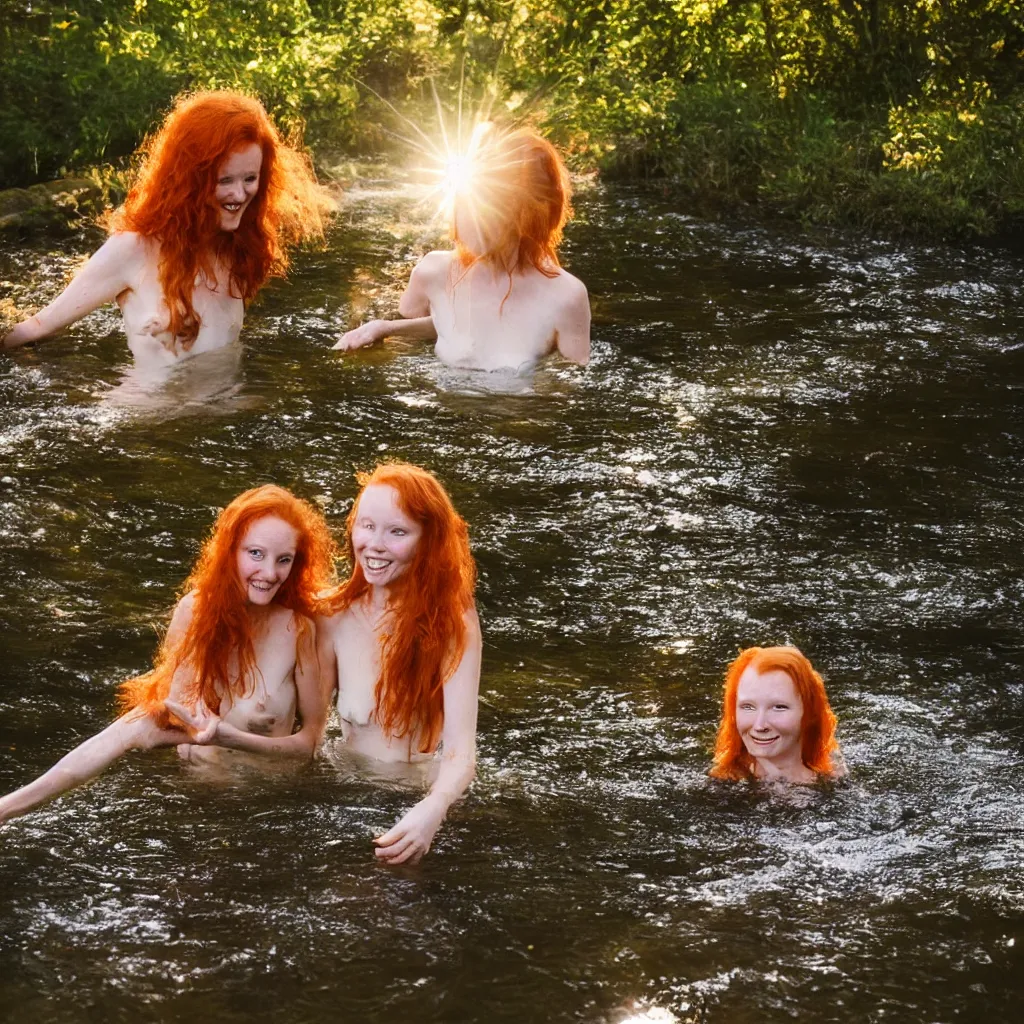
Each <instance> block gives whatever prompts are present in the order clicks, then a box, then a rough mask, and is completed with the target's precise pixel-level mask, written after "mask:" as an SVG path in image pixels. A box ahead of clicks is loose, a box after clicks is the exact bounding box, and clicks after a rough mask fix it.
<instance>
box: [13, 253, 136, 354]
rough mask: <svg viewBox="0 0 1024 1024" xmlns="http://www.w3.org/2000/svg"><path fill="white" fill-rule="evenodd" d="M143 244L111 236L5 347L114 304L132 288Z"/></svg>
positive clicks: (24, 341)
mask: <svg viewBox="0 0 1024 1024" xmlns="http://www.w3.org/2000/svg"><path fill="white" fill-rule="evenodd" d="M142 245H143V242H142V240H141V239H140V238H139V237H138V236H137V235H134V234H129V233H120V234H116V235H111V237H110V238H108V239H107V240H106V242H104V243H103V245H102V246H100V248H99V249H98V250H97V252H96V253H95V254H94V255H93V257H92V258H91V259H90V260H89V262H88V263H86V265H85V266H84V267H83V268H82V269H81V270H80V271H79V272H78V273H77V274H76V275H75V277H74V279H73V280H72V281H71V283H70V284H69V285H68V286H67V288H65V289H64V291H62V292H61V293H60V295H58V296H57V298H55V299H54V300H53V302H51V303H50V304H49V305H48V306H47V307H46V308H45V309H42V310H40V311H39V312H38V313H36V314H35V316H31V317H29V318H28V319H27V320H23V321H22V322H21V323H20V324H18V325H17V326H15V327H14V329H13V330H12V331H10V333H9V334H7V335H6V336H5V337H4V339H3V344H2V347H3V348H5V349H7V348H17V347H19V346H20V345H25V344H27V343H28V342H30V341H38V340H39V339H40V338H45V337H46V336H47V335H49V334H53V333H54V331H59V330H60V329H61V328H62V327H67V326H68V324H73V323H74V322H75V321H76V320H81V319H82V317H83V316H85V315H86V314H88V313H91V312H92V311H93V310H94V309H98V308H99V307H100V306H102V305H103V304H104V303H105V302H113V301H114V299H116V298H117V296H118V295H120V294H121V292H123V291H125V289H127V288H130V287H131V284H130V282H131V279H132V277H133V270H134V268H135V266H136V262H137V260H138V259H139V255H140V246H142Z"/></svg>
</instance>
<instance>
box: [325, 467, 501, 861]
mask: <svg viewBox="0 0 1024 1024" xmlns="http://www.w3.org/2000/svg"><path fill="white" fill-rule="evenodd" d="M420 533H421V530H420V527H419V525H418V524H417V523H415V522H414V521H412V520H411V519H410V518H409V517H408V516H407V515H406V514H405V513H404V512H403V511H402V509H401V507H400V505H399V503H398V495H397V493H396V492H395V490H394V489H393V488H391V487H388V486H385V485H379V484H373V485H370V486H369V487H367V488H366V489H365V490H364V491H363V493H362V495H361V496H360V499H359V507H358V509H357V514H356V519H355V525H354V528H353V535H352V542H353V548H354V551H355V557H356V559H357V561H358V562H359V564H360V566H361V567H362V569H363V572H364V573H365V574H366V578H367V580H368V582H369V583H370V584H371V590H370V593H369V594H367V595H366V597H365V598H364V599H363V600H361V601H360V602H358V603H357V604H354V605H353V606H352V607H350V608H348V609H346V610H345V611H343V612H339V613H338V614H336V615H333V616H331V617H330V618H327V619H322V620H319V621H318V623H317V636H318V645H319V657H320V663H321V666H322V668H323V672H324V676H325V679H327V680H328V681H329V683H328V686H329V687H330V688H333V687H334V685H335V684H336V685H337V689H338V694H337V707H338V714H339V716H340V718H341V725H342V735H343V739H344V742H345V745H346V746H347V747H348V749H350V750H352V751H354V752H357V753H359V754H362V755H364V756H366V757H369V758H373V759H376V760H378V761H385V762H393V763H394V762H399V763H401V762H405V763H408V762H411V761H417V760H423V759H425V758H429V757H430V755H431V754H432V753H433V752H428V753H426V754H421V753H419V746H420V744H419V742H418V737H411V736H403V737H395V736H391V735H388V734H386V733H385V732H384V731H383V730H382V728H381V726H380V725H379V723H378V722H377V721H376V718H375V714H374V713H375V711H376V702H375V697H374V691H375V688H376V685H377V680H378V678H379V676H380V665H381V658H380V641H379V637H380V635H381V632H382V631H385V630H386V629H387V626H388V618H389V614H390V613H389V590H388V588H389V586H390V584H391V583H393V582H394V581H395V580H396V579H397V578H399V577H400V576H401V575H402V573H403V572H405V571H406V569H407V568H408V566H409V564H410V563H411V561H412V559H413V556H414V554H415V551H416V546H417V544H418V543H419V539H420ZM465 623H466V630H467V644H466V650H465V652H464V653H463V656H462V659H461V660H460V662H459V664H458V666H457V668H456V669H455V672H454V673H453V675H452V676H451V677H450V678H449V679H448V681H447V682H446V683H445V685H444V724H443V728H442V733H441V745H442V754H441V758H440V763H439V765H438V770H437V774H436V777H435V779H434V782H433V784H432V785H431V787H430V790H429V792H428V793H427V795H426V796H425V797H424V798H423V799H422V800H420V801H419V802H418V803H417V804H415V805H414V806H413V807H412V808H410V809H409V810H408V811H407V812H406V813H405V814H404V815H403V816H402V818H401V819H400V820H399V821H398V822H397V824H396V825H395V826H394V828H392V829H390V830H388V831H387V832H385V833H384V834H383V835H381V836H378V837H377V838H376V839H375V840H374V843H375V844H376V851H375V852H376V856H377V858H378V860H380V861H381V862H383V863H386V864H392V865H397V864H406V863H410V864H411V863H415V862H416V861H418V860H420V858H421V857H423V855H424V854H426V853H427V851H428V850H429V849H430V846H431V843H432V842H433V839H434V835H435V834H436V832H437V830H438V828H439V827H440V825H441V822H442V821H444V818H445V815H446V814H447V812H448V808H449V807H450V806H451V805H452V804H453V803H454V802H455V801H456V800H458V799H459V798H460V797H461V796H462V794H463V793H464V792H465V791H466V788H467V787H468V786H469V784H470V782H471V781H472V779H473V775H474V773H475V769H476V721H477V703H478V696H479V688H480V654H481V646H482V643H481V638H480V624H479V620H478V618H477V615H476V611H475V610H473V609H468V610H467V611H466V613H465Z"/></svg>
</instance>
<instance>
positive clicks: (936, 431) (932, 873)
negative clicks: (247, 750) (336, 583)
mask: <svg viewBox="0 0 1024 1024" xmlns="http://www.w3.org/2000/svg"><path fill="white" fill-rule="evenodd" d="M578 206H579V213H580V216H579V218H578V220H577V222H576V224H575V225H574V226H573V227H572V229H571V231H570V235H569V242H568V245H567V250H566V262H567V265H568V266H569V267H570V269H571V270H573V271H574V272H575V273H577V274H578V275H579V276H580V277H582V278H583V279H584V280H585V281H586V282H587V284H588V285H589V287H590V290H591V293H592V295H593V297H594V308H595V329H594V336H595V344H594V359H593V363H592V365H591V366H590V367H589V368H588V369H587V370H586V371H578V370H576V369H573V368H567V367H564V366H557V365H550V366H546V367H544V368H542V369H540V370H539V371H537V373H536V374H535V375H534V376H532V377H526V378H514V377H488V376H485V375H476V374H464V373H456V372H453V371H450V370H447V369H445V368H444V367H443V366H441V365H439V364H438V363H436V362H435V361H434V359H433V357H432V355H431V353H430V352H429V350H427V349H426V348H403V347H393V348H389V349H387V350H383V349H377V350H372V351H365V352H361V353H357V354H355V355H348V356H345V357H341V356H339V355H338V354H337V353H332V352H331V351H330V350H329V346H330V344H331V342H332V341H333V340H334V339H335V337H336V336H337V334H338V333H339V331H340V329H341V326H342V324H344V323H346V322H347V319H348V317H349V316H350V314H351V315H353V316H356V318H358V316H359V315H362V313H363V312H368V313H372V312H373V311H374V310H375V309H379V310H380V311H384V312H391V311H392V309H393V305H392V304H393V302H394V296H395V294H396V289H397V288H398V287H400V282H401V278H402V274H403V273H404V272H406V271H407V270H408V266H409V261H410V260H412V259H413V258H414V256H415V254H416V253H417V252H419V251H421V250H422V244H423V242H424V240H425V238H426V234H425V231H424V228H423V225H422V224H417V223H415V222H414V217H413V212H412V204H411V201H410V200H409V198H408V196H407V195H406V194H405V192H404V191H403V190H402V189H401V188H400V187H399V188H392V187H390V186H387V187H386V183H383V182H380V183H372V182H371V183H368V184H367V185H366V186H365V187H364V189H363V190H362V191H361V192H359V193H357V194H356V195H355V196H354V198H353V200H352V202H351V204H350V205H349V207H348V208H347V210H346V212H345V213H344V215H343V217H342V221H341V223H340V224H339V226H338V228H337V229H336V231H335V232H334V235H333V238H332V242H331V247H330V250H329V251H328V252H326V253H318V254H312V255H309V254H307V255H304V256H302V257H300V258H299V260H298V261H297V265H296V267H295V272H294V274H293V276H292V279H291V281H290V282H289V283H287V284H280V285H275V286H274V287H273V288H272V289H270V290H269V291H268V293H267V295H266V298H265V299H264V301H263V302H262V303H261V304H260V305H259V306H258V307H256V308H254V309H252V310H251V311H250V313H249V315H248V318H247V323H246V329H245V332H244V340H245V346H246V349H245V353H244V357H243V359H242V363H241V366H240V367H233V366H231V365H216V364H209V367H208V368H207V369H204V370H203V371H202V372H201V373H192V372H191V371H190V372H189V373H187V374H184V375H182V376H181V377H180V378H176V379H175V380H174V381H172V382H171V384H170V385H169V386H168V388H166V389H165V390H164V391H163V392H162V393H161V395H159V396H158V397H156V398H154V397H153V396H148V397H147V396H145V395H144V394H140V393H139V389H138V387H137V386H136V385H135V384H133V383H132V382H131V380H127V381H126V380H124V379H123V370H124V365H125V362H126V358H127V351H126V348H125V345H124V341H123V338H122V335H121V331H120V325H119V317H118V315H117V314H116V311H113V310H105V311H101V312H99V313H97V314H94V315H93V316H91V317H89V318H88V319H87V320H86V321H85V322H83V323H82V324H80V325H78V326H77V327H75V328H73V329H72V330H70V331H68V332H66V333H65V334H64V335H63V336H62V337H61V338H59V339H57V340H54V341H51V342H50V343H48V344H47V345H45V346H42V347H40V348H39V349H37V350H36V351H34V352H31V353H24V354H22V355H19V356H18V357H17V358H16V359H13V360H8V359H5V360H3V361H0V477H2V481H0V538H2V555H0V557H2V574H0V580H2V583H0V630H2V635H3V657H2V662H0V674H2V679H0V684H2V685H0V790H3V791H6V790H9V789H12V788H14V787H16V786H18V785H21V784H22V783H24V782H26V781H28V780H29V779H30V778H31V777H33V776H35V775H36V774H37V773H38V772H40V771H41V770H43V769H44V768H46V767H47V766H48V765H50V764H51V763H52V762H53V761H54V760H55V759H56V757H57V756H58V755H59V754H60V753H62V752H63V751H65V750H66V749H67V748H68V747H70V746H71V745H73V744H74V743H76V742H78V741H79V740H81V739H82V738H84V737H85V736H86V735H87V734H89V733H92V732H93V731H95V730H97V729H99V728H100V727H102V726H103V725H104V724H105V723H106V722H107V721H109V719H110V717H111V715H112V708H113V701H112V694H113V690H114V687H115V685H116V683H117V682H118V680H120V679H121V678H123V677H124V676H125V675H126V674H128V673H134V672H138V671H140V670H142V669H144V668H145V666H146V665H147V662H148V658H149V656H150V654H151V652H152V649H153V647H154V642H155V636H156V633H155V626H156V625H158V624H159V623H161V622H162V621H164V618H165V615H166V612H167V610H168V609H169V607H170V606H171V604H172V602H173V600H174V596H175V592H176V588H177V587H178V586H179V585H180V583H181V581H182V580H183V578H184V576H185V574H186V572H187V570H188V567H189V564H190V562H191V560H192V558H193V557H194V555H195V553H196V551H197V547H198V544H199V542H200V540H201V538H202V536H203V534H204V533H205V531H206V530H207V528H208V527H209V525H210V523H211V521H212V518H213V516H214V514H215V511H216V509H217V507H218V506H221V505H223V504H225V503H226V502H228V501H229V500H230V499H231V498H232V497H234V495H235V494H237V493H238V492H239V491H241V490H243V489H244V488H247V487H251V486H253V485H255V484H257V483H260V482H264V481H275V482H277V483H280V484H283V485H285V486H288V487H291V488H293V489H295V490H296V491H297V492H298V493H300V494H302V495H304V496H306V497H309V498H315V499H317V500H319V501H320V502H321V503H322V504H323V505H324V507H325V509H326V511H327V513H328V515H329V517H330V520H331V522H332V524H333V525H334V526H335V527H336V528H339V529H340V527H341V524H342V522H343V519H344V515H345V513H346V511H347V509H348V506H349V503H350V501H351V499H352V496H353V494H354V491H355V484H354V481H353V478H352V470H353V468H355V467H369V466H371V465H372V464H373V463H374V462H375V461H376V460H377V459H379V458H380V457H382V456H392V457H401V458H404V459H408V460H410V461H413V462H417V463H421V464H422V465H425V466H427V467H429V468H430V469H432V470H434V471H435V472H436V473H437V474H438V475H439V476H440V477H441V479H442V480H443V481H444V482H445V483H446V484H447V485H448V487H449V488H450V490H451V492H452V494H453V496H454V498H455V501H456V504H457V505H458V507H459V509H460V510H461V511H462V512H463V514H464V515H465V517H466V519H467V520H468V521H469V523H470V528H471V531H472V539H473V547H474V551H475V553H476V557H477V558H478V560H479V565H480V575H481V582H480V592H479V605H480V612H481V617H482V619H483V622H484V625H485V644H486V647H485V662H484V671H483V679H482V686H481V689H482V697H481V715H480V769H479V775H478V779H477V781H476V783H475V785H474V787H473V791H472V793H471V794H470V796H469V797H468V798H467V799H466V800H465V801H464V802H463V803H462V804H461V805H459V806H458V807H457V808H455V809H454V810H453V812H452V814H451V817H450V819H449V821H448V822H447V823H446V825H445V826H444V827H443V829H442V831H441V833H440V834H439V837H438V841H437V843H436V846H435V849H434V851H433V853H432V854H431V855H430V857H429V858H428V860H427V861H426V862H425V863H424V864H423V865H422V866H421V867H420V868H418V869H409V870H401V871H390V870H386V869H382V868H379V867H377V865H376V864H375V863H374V860H373V856H372V852H371V847H370V843H369V840H370V837H371V836H372V835H373V834H374V833H375V832H377V831H379V830H383V829H385V828H387V827H389V826H390V824H391V823H392V822H393V821H394V820H395V818H396V817H397V816H398V815H399V814H400V813H401V812H402V810H403V809H404V808H406V807H407V806H409V804H410V803H411V802H412V801H413V800H414V799H415V796H416V795H415V794H414V793H410V792H409V791H408V790H404V789H402V788H401V787H399V786H395V785H393V784H392V785H382V784H378V783H376V782H374V781H373V780H371V779H367V778H365V777H362V776H360V775H359V774H358V773H353V772H352V771H351V770H347V769H344V768H342V767H339V766H338V765H337V764H336V763H334V762H333V761H331V760H323V761H320V762H318V763H317V764H316V765H315V766H312V767H303V768H299V769H296V770H290V771H289V770H284V769H278V770H276V771H274V772H271V771H269V770H268V771H265V772H263V771H259V770H256V769H252V768H250V769H239V770H238V771H237V772H235V773H232V774H231V775H229V776H228V777H227V778H226V779H219V780H211V779H207V778H204V777H201V776H197V775H195V774H191V773H190V772H189V771H188V770H186V769H185V768H183V767H181V766H179V764H178V763H177V762H176V760H175V757H174V755H173V754H172V753H167V752H161V753H158V754H152V755H138V756H135V757H133V758H131V759H129V760H128V761H126V762H125V763H124V764H122V765H120V766H118V767H116V768H115V769H113V770H112V771H110V772H109V773H108V774H107V775H106V776H105V777H103V778H102V779H101V780H100V781H98V782H97V783H96V784H94V785H93V786H91V787H89V788H88V789H85V790H83V791H80V792H77V793H75V794H73V795H70V796H68V797H65V798H64V799H62V800H61V801H59V802H57V803H55V804H53V805H51V806H49V807H48V808H46V809H44V810H42V811H40V812H38V813H35V814H33V815H31V816H29V817H27V818H23V819H20V820H18V821H16V822H13V823H11V824H10V825H8V826H6V827H4V828H3V829H2V830H0V1016H3V1018H4V1019H10V1020H31V1019H36V1020H46V1021H54V1022H64V1021H82V1020H86V1021H91V1020H97V1021H99V1020H103V1021H120V1020H125V1021H128V1020H132V1021H136V1020H140V1019H141V1020H154V1021H177V1020H181V1021H186V1020H187V1021H214V1020H216V1021H225V1022H232V1021H245V1020H250V1019H253V1018H258V1019H262V1020H273V1021H287V1022H289V1024H291V1022H321V1021H323V1022H326V1021H336V1020H345V1021H371V1022H378V1021H380V1022H384V1021H388V1022H390V1021H416V1022H419V1021H424V1022H430V1021H445V1022H448V1021H453V1022H476V1021H480V1022H487V1024H494V1022H498V1021H517V1022H518V1021H529V1022H532V1021H584V1022H609V1024H619V1022H621V1021H624V1020H627V1019H628V1020H633V1021H639V1020H643V1021H665V1022H668V1021H684V1020H694V1021H712V1022H721V1024H747V1022H749V1024H755V1022H763V1021H785V1020H791V1019H800V1020H803V1021H888V1020H892V1021H921V1022H936V1021H952V1020H965V1021H984V1022H985V1024H994V1022H997V1021H1011V1020H1012V1021H1016V1020H1018V1019H1020V1018H1019V1014H1020V1004H1021V997H1022V995H1024V972H1022V970H1021V968H1022V962H1021V955H1020V950H1021V945H1022V943H1024V927H1022V924H1024V778H1022V768H1024V724H1022V723H1024V686H1022V672H1024V655H1022V650H1021V618H1022V617H1021V614H1020V612H1019V608H1020V607H1021V603H1022V601H1024V585H1022V573H1021V570H1022V563H1024V554H1022V540H1024V511H1022V498H1024V468H1022V459H1024V402H1022V397H1024V396H1022V387H1021V385H1022V382H1024V372H1022V371H1024V331H1022V328H1024V313H1022V305H1021V298H1022V289H1021V274H1022V266H1021V264H1020V262H1019V260H1018V261H1016V262H1015V261H1014V260H1013V259H1011V258H1009V257H1006V256H1004V255H1002V254H999V253H992V252H987V251H984V250H971V251H962V250H952V249H944V248H927V247H917V246H911V245H898V244H893V243H880V242H879V243H875V242H870V241H864V240H849V239H845V240H844V239H835V238H833V239H830V240H829V239H808V238H807V237H805V236H801V235H797V234H795V233H794V234H788V233H780V232H777V231H774V230H768V229H763V228H750V227H736V226H723V225H721V224H713V223H706V222H702V221H700V220H694V219H688V218H687V217H684V216H681V215H680V214H679V213H678V212H676V211H677V209H678V207H677V206H676V205H675V204H674V203H673V201H672V199H671V197H665V196H661V195H658V194H657V193H648V194H638V193H636V192H632V191H630V192H625V191H603V190H592V191H591V192H589V193H587V194H584V195H583V196H581V197H580V200H579V203H578ZM94 244H95V238H94V237H87V238H82V239H77V240H72V241H71V242H69V243H68V244H67V245H66V246H63V247H62V250H63V251H62V252H61V253H57V254H46V253H41V252H38V251H35V250H31V249H25V250H21V251H15V252H13V253H11V252H8V253H7V254H5V255H3V256H0V299H4V298H11V299H14V300H15V301H20V302H26V301H28V300H29V298H30V297H31V292H30V289H31V288H34V287H36V286H37V285H40V283H41V286H42V288H43V291H44V292H46V293H52V291H53V289H54V288H55V287H56V281H57V279H58V278H59V276H60V274H61V273H63V272H64V271H65V270H66V269H67V268H68V266H69V265H70V263H71V262H72V261H73V259H74V258H76V257H77V256H79V255H81V254H82V253H84V252H87V251H89V249H90V248H92V247H93V245H94ZM353 308H354V309H355V310H356V311H357V312H355V313H353V312H352V310H353ZM196 362H197V363H198V362H199V361H198V360H197V361H196ZM782 642H794V643H797V644H799V645H800V646H801V647H803V648H804V649H805V651H807V653H808V654H810V655H811V657H812V659H813V660H814V661H815V662H816V663H817V664H819V665H820V666H821V667H822V668H823V669H824V672H825V675H826V678H827V681H828V684H829V689H830V693H831V696H832V699H833V704H834V706H835V708H836V710H837V712H838V714H839V716H840V721H841V739H842V742H843V747H844V751H845V755H846V759H847V762H848V763H849V765H850V768H851V779H850V780H849V782H848V783H846V784H842V785H840V786H838V787H836V788H834V789H830V790H829V789H826V790H822V791H817V790H811V791H797V792H795V793H777V792H766V791H758V790H751V789H750V788H748V787H745V786H740V785H735V786H728V785H722V784H713V783H711V782H709V781H708V780H707V778H706V777H705V772H706V769H707V767H708V751H709V747H710V744H711V742H712V738H713V734H714V728H715V724H716V720H717V711H718V694H719V687H720V679H721V675H722V672H723V670H724V667H725V664H726V663H727V661H728V660H729V659H730V657H731V656H732V655H733V654H734V653H735V651H736V649H737V648H738V647H740V646H743V645H748V644H751V643H762V644H771V643H782Z"/></svg>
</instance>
